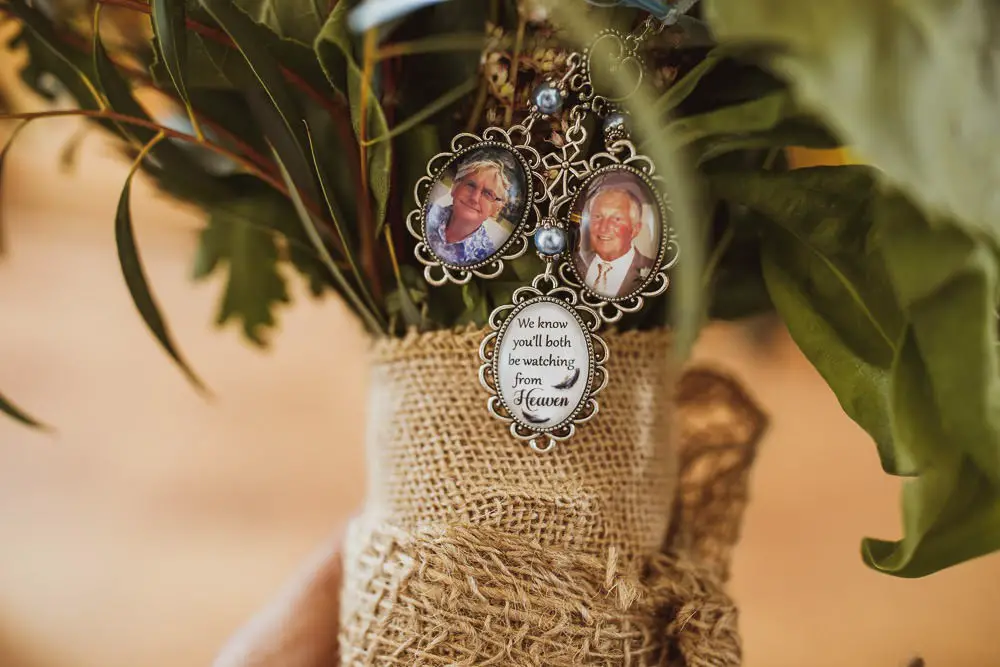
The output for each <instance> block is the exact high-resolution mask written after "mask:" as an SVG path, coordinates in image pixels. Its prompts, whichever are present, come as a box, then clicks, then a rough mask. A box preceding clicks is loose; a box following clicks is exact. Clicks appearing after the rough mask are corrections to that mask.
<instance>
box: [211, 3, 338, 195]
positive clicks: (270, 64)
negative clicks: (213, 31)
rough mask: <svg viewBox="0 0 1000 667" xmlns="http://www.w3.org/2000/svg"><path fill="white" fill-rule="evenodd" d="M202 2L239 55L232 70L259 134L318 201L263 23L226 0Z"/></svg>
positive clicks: (296, 110)
mask: <svg viewBox="0 0 1000 667" xmlns="http://www.w3.org/2000/svg"><path fill="white" fill-rule="evenodd" d="M201 2H202V5H203V6H204V7H205V9H206V10H207V11H208V12H209V13H210V14H211V15H212V16H213V17H214V18H215V20H216V21H218V23H219V25H220V26H221V27H222V28H223V30H225V31H226V33H227V34H228V35H229V37H230V38H231V39H232V40H233V42H234V44H235V45H236V47H237V49H238V50H239V53H240V54H241V56H242V62H243V65H242V66H239V65H236V64H234V65H235V66H234V68H233V69H232V73H233V75H234V76H235V77H237V80H236V83H237V85H238V86H239V87H240V88H241V89H242V90H243V92H244V94H245V96H246V99H247V103H248V104H249V105H250V110H251V111H252V112H253V113H254V115H255V117H256V118H257V122H258V123H259V124H260V126H261V129H262V130H263V132H264V136H265V137H266V138H267V140H268V142H269V143H270V144H271V145H272V146H273V147H274V150H275V151H277V153H278V155H280V156H281V161H282V162H283V163H284V165H285V168H286V169H288V172H289V173H290V174H291V176H292V180H293V182H294V183H295V185H296V187H297V188H298V189H299V190H300V191H302V192H303V193H304V194H305V196H306V197H307V198H308V199H309V201H312V202H317V201H318V200H319V194H318V190H317V187H316V180H315V174H314V173H313V167H312V165H311V164H310V162H309V160H308V159H307V158H306V150H305V146H306V145H307V143H308V140H307V137H306V133H305V130H304V128H303V126H302V124H301V119H302V117H303V112H302V109H301V107H300V106H299V104H298V102H297V101H296V98H295V97H294V96H293V95H292V93H291V92H290V91H289V89H288V86H287V84H286V82H285V79H284V76H283V75H282V71H281V65H280V63H279V61H278V60H277V59H276V58H275V57H274V55H273V54H272V53H271V52H270V51H269V50H268V49H267V46H266V42H267V39H266V34H265V33H268V32H269V31H268V29H267V28H265V27H263V26H261V25H260V24H258V23H256V22H254V21H253V19H251V18H250V17H249V16H247V15H246V14H245V13H243V11H241V10H240V9H239V8H237V7H236V6H235V5H233V4H232V3H231V2H230V0H201Z"/></svg>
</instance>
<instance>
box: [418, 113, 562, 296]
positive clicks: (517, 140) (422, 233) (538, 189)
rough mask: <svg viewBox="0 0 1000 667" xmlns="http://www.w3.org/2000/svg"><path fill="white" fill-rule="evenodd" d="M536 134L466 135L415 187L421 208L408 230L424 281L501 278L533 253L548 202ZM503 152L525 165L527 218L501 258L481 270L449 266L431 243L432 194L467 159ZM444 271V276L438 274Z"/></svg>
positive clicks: (493, 131)
mask: <svg viewBox="0 0 1000 667" xmlns="http://www.w3.org/2000/svg"><path fill="white" fill-rule="evenodd" d="M530 141H531V134H530V132H529V131H528V129H527V128H525V127H524V126H521V125H515V126H513V127H511V128H509V129H504V128H500V127H490V128H487V129H486V130H485V131H483V133H482V134H481V135H477V134H472V133H468V132H465V133H462V134H459V135H456V136H455V137H454V138H453V139H452V140H451V150H450V151H447V152H443V153H438V154H437V155H435V156H434V157H433V158H431V159H430V160H429V161H428V163H427V175H425V176H422V177H421V178H420V180H418V181H417V183H416V185H415V186H414V189H413V193H414V196H415V198H416V203H417V208H416V209H414V210H413V211H411V212H410V214H409V215H408V216H407V218H406V227H407V229H409V231H410V234H412V235H413V236H414V237H415V238H416V239H418V243H417V245H416V248H414V251H413V253H414V255H415V256H416V258H417V261H419V262H420V263H421V264H423V265H424V278H425V279H426V280H427V282H428V283H430V284H431V285H435V286H440V285H444V284H445V283H447V282H453V283H457V284H459V285H464V284H466V283H468V282H469V281H470V280H472V277H473V276H478V277H480V278H487V279H488V278H496V277H497V276H499V275H500V274H501V273H502V272H503V269H504V261H505V260H511V259H516V258H518V257H520V256H521V255H523V254H524V253H525V252H527V250H528V248H529V247H530V246H531V234H533V233H534V230H535V227H536V226H537V222H536V221H537V220H539V219H540V217H541V216H540V209H539V205H540V204H541V203H542V202H544V201H545V199H546V196H547V193H546V191H545V181H544V177H543V176H542V175H541V173H540V171H541V168H540V167H541V163H542V160H541V156H540V155H539V153H538V151H537V150H535V148H533V147H532V146H531V145H530ZM488 147H495V148H502V149H505V150H507V151H509V152H510V153H511V155H513V156H514V158H515V159H516V160H517V161H518V164H520V166H521V168H522V170H523V171H524V176H525V187H526V190H527V191H526V192H525V198H524V200H525V201H524V213H523V214H522V216H521V219H520V220H519V221H518V222H517V224H516V225H515V226H514V229H513V230H512V231H511V234H510V238H508V239H507V241H506V242H505V243H504V245H502V246H501V247H500V248H499V249H498V250H497V252H495V253H494V254H493V255H491V256H490V257H488V258H487V259H485V260H483V261H482V262H479V263H476V264H470V265H468V266H459V265H456V264H451V263H448V262H445V261H444V260H442V259H441V258H440V257H438V256H437V255H436V254H435V253H434V250H433V249H432V248H431V247H430V244H429V243H428V242H427V234H426V225H427V220H426V215H427V214H426V211H427V204H428V199H429V197H430V193H431V189H432V188H433V186H434V184H435V183H436V182H437V181H438V179H439V178H440V177H441V174H442V173H443V172H444V170H445V169H447V168H448V167H450V166H452V165H453V164H454V163H455V162H456V161H457V160H459V159H461V157H462V156H464V155H467V154H468V153H471V152H473V151H475V150H477V149H479V148H488ZM437 270H440V273H436V271H437Z"/></svg>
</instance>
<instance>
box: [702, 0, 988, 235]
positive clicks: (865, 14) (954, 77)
mask: <svg viewBox="0 0 1000 667" xmlns="http://www.w3.org/2000/svg"><path fill="white" fill-rule="evenodd" d="M706 16H707V18H708V19H709V21H710V23H711V24H712V26H713V27H714V28H715V30H716V32H717V34H718V36H719V38H720V40H724V41H729V42H740V43H753V44H756V45H763V46H766V47H769V48H770V51H769V58H768V59H767V61H766V62H767V63H769V64H770V65H771V66H772V67H773V68H774V69H775V71H777V72H779V73H781V74H782V75H784V76H786V77H788V79H789V80H790V81H791V82H792V83H793V84H794V88H795V90H796V92H797V95H798V97H799V99H800V100H801V103H802V104H803V106H804V107H807V108H809V109H812V110H813V111H814V112H815V113H816V114H818V115H819V116H821V117H823V118H824V119H825V120H826V121H827V122H828V123H829V125H830V126H831V127H832V128H834V130H835V132H836V134H838V135H839V136H841V137H843V139H844V141H845V143H846V144H848V145H850V146H852V148H854V149H855V150H856V152H857V154H859V155H861V156H863V158H864V159H865V160H867V161H870V162H871V163H872V164H875V165H877V166H878V167H879V168H880V169H882V170H883V171H884V172H885V174H886V176H887V178H888V180H889V181H890V182H891V183H894V184H896V185H898V186H900V187H902V188H903V189H904V190H905V191H906V192H907V193H908V194H909V195H910V196H911V197H912V198H913V199H914V201H916V202H918V203H919V204H921V205H922V206H923V207H924V208H926V209H927V210H929V211H931V212H933V213H935V214H940V215H943V216H944V217H945V218H947V219H948V220H949V221H950V222H949V223H948V224H958V225H961V226H962V227H964V228H965V229H967V230H969V231H970V232H974V233H985V234H987V235H989V236H990V238H992V239H993V241H994V243H997V242H998V241H1000V197H998V196H997V190H996V187H995V184H996V183H997V182H998V181H1000V135H998V134H997V132H996V122H997V118H998V117H1000V97H998V96H997V94H996V91H997V90H998V89H1000V67H998V66H997V64H998V61H997V53H998V49H1000V31H997V30H996V26H997V25H998V23H1000V7H998V6H997V4H996V3H994V2H989V1H988V0H968V1H966V2H940V1H938V0H843V1H840V2H802V1H801V0H758V1H756V2H746V1H745V0H707V2H706Z"/></svg>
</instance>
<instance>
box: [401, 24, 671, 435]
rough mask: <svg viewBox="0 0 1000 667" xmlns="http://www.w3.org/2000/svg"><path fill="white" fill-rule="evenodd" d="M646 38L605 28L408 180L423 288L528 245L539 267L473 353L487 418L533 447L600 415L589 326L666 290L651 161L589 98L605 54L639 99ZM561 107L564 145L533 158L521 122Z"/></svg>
mask: <svg viewBox="0 0 1000 667" xmlns="http://www.w3.org/2000/svg"><path fill="white" fill-rule="evenodd" d="M659 27H660V28H662V24H660V26H659ZM657 31H658V28H657V24H656V22H655V21H654V20H653V19H652V18H649V19H647V20H646V21H645V22H644V23H643V24H642V26H641V27H640V32H639V33H638V34H635V35H623V34H621V33H619V32H617V31H613V30H609V31H604V32H602V33H601V34H600V35H598V36H597V38H596V39H595V40H594V41H593V43H592V44H591V45H590V47H588V49H587V50H585V51H584V52H582V53H573V54H571V55H569V56H568V57H567V59H566V70H565V72H564V73H563V74H562V76H561V77H559V78H558V79H551V80H548V81H545V82H543V83H542V84H540V85H539V86H538V87H537V88H535V90H534V92H533V94H532V106H531V109H530V110H529V113H528V115H527V118H526V119H525V120H524V122H523V123H522V124H520V125H514V126H512V127H510V128H507V129H504V128H499V127H491V128H489V129H487V130H486V131H485V132H483V134H482V135H481V136H477V135H473V134H460V135H458V136H456V137H455V138H454V139H453V140H452V151H451V152H450V153H442V154H439V155H437V156H435V157H434V158H432V159H431V161H430V163H429V164H428V167H427V175H426V176H424V177H423V178H421V179H420V180H419V181H418V182H417V184H416V188H415V194H416V197H417V204H418V206H419V208H418V209H416V210H414V211H413V212H411V213H410V215H409V217H408V218H407V226H408V228H409V230H410V232H411V233H412V234H413V235H414V236H415V237H416V238H417V239H418V243H417V246H416V249H415V251H414V252H415V254H416V257H417V259H418V260H419V261H420V262H421V263H423V264H424V265H425V267H426V268H425V269H424V275H425V277H426V279H427V281H428V282H429V283H431V284H432V285H443V284H445V283H446V282H449V281H450V282H454V283H459V284H464V283H468V282H469V281H470V280H472V278H473V277H474V276H475V277H479V278H486V279H489V278H496V277H498V276H499V275H500V274H501V273H502V272H503V269H504V260H509V259H515V258H517V257H520V256H521V255H523V254H524V253H525V252H526V251H527V250H528V247H529V245H530V244H532V243H534V246H535V251H536V252H537V253H538V256H539V257H540V258H541V259H542V260H543V261H544V262H545V271H544V273H541V274H540V275H538V276H537V277H536V278H535V279H534V280H533V281H532V284H531V286H525V287H521V288H520V289H518V290H516V291H515V292H514V294H513V297H512V303H510V304H505V305H502V306H500V307H498V308H496V309H495V310H494V311H493V312H492V313H491V314H490V316H489V325H490V327H491V328H492V331H491V332H490V333H489V334H487V336H486V338H485V339H484V340H483V343H482V345H481V346H480V350H479V356H480V359H481V361H482V366H481V367H480V370H479V377H480V382H481V383H482V384H483V386H484V387H485V388H486V389H487V390H488V391H490V393H491V394H492V395H491V396H490V397H489V399H488V401H487V406H488V409H489V411H490V412H491V413H492V414H493V415H494V416H495V417H497V418H498V419H501V420H504V421H507V422H509V423H510V432H511V434H512V435H513V436H514V437H515V438H518V439H520V440H524V441H527V442H528V443H529V444H530V446H531V448H532V449H534V450H535V451H538V452H548V451H551V450H552V449H553V448H554V447H555V445H556V443H558V442H561V441H564V440H567V439H568V438H570V437H571V436H572V435H573V434H574V433H575V431H576V427H577V425H578V424H581V423H583V422H586V421H588V420H589V419H592V418H593V417H594V415H596V414H597V412H598V404H597V400H596V398H595V396H596V395H597V394H598V393H599V392H600V391H601V390H602V389H603V388H604V387H605V385H607V383H608V375H607V371H606V370H605V366H604V364H605V362H606V361H607V359H608V356H609V354H610V352H609V350H608V347H607V345H606V344H605V342H604V341H603V339H601V337H600V336H598V335H597V332H598V330H599V329H600V328H601V326H602V325H603V324H605V323H613V322H617V321H618V320H620V319H621V317H622V316H623V314H625V313H632V312H636V311H638V310H640V309H641V308H642V307H643V305H644V304H645V300H646V299H647V298H650V297H655V296H657V295H660V294H662V293H663V292H665V291H666V290H667V288H668V287H669V285H670V280H669V275H668V271H669V270H670V269H671V268H672V267H673V266H674V264H675V263H676V262H677V258H678V246H677V242H676V236H675V234H674V232H673V230H672V229H671V228H670V225H669V222H670V208H669V203H668V201H667V200H666V199H665V198H664V196H663V194H662V192H661V191H660V188H659V178H658V177H657V175H656V174H655V167H654V165H653V162H652V161H651V160H650V159H649V158H647V157H646V156H644V155H642V154H640V153H639V152H638V151H637V150H636V147H635V145H634V144H633V143H632V142H631V140H630V139H629V133H628V124H627V118H626V116H625V115H623V114H622V113H621V112H620V111H619V109H618V107H617V106H616V103H617V102H619V101H620V100H616V99H612V98H610V97H607V96H602V95H600V94H598V92H597V90H598V85H597V84H596V82H595V79H596V78H597V64H598V62H597V59H596V58H595V54H596V53H597V52H598V50H601V51H607V53H609V54H610V61H611V71H613V72H616V73H618V74H616V76H617V75H620V74H621V73H622V72H632V73H633V75H634V76H635V89H636V90H637V89H638V86H639V85H640V83H641V80H642V67H641V64H640V57H639V54H638V48H639V46H640V44H641V43H642V42H643V40H645V39H646V38H647V37H648V36H649V35H650V34H653V33H654V32H657ZM567 102H572V104H570V105H567ZM564 108H565V109H566V111H565V115H563V116H562V122H563V127H565V128H566V129H565V132H564V133H563V136H562V137H561V139H562V140H561V141H560V142H558V146H557V148H556V149H555V150H550V151H549V152H547V153H546V154H545V155H544V157H543V156H542V155H541V154H540V152H539V150H537V149H536V148H535V147H533V146H532V145H531V144H532V137H531V131H532V127H533V126H534V124H535V123H536V122H538V121H539V120H541V119H545V118H548V117H550V116H555V115H557V114H561V113H564ZM594 116H596V117H597V119H599V120H600V121H602V122H603V128H604V129H603V140H604V141H603V144H604V146H603V148H604V150H603V151H601V152H598V153H596V154H594V155H591V156H590V157H588V154H589V152H590V151H589V143H588V133H587V129H586V126H585V123H584V121H585V120H587V119H588V118H590V117H594ZM543 210H544V211H545V213H544V215H543Z"/></svg>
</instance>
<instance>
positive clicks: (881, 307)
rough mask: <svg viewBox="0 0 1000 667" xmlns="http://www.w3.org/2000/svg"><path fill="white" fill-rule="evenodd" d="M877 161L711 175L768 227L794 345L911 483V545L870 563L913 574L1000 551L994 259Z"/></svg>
mask: <svg viewBox="0 0 1000 667" xmlns="http://www.w3.org/2000/svg"><path fill="white" fill-rule="evenodd" d="M875 174H876V172H875V171H874V170H871V169H869V168H866V167H853V166H852V167H832V168H831V167H824V168H815V169H804V170H796V171H793V172H787V173H780V174H775V173H761V174H754V173H741V174H739V175H736V174H730V175H715V176H713V180H712V186H713V192H714V193H715V194H716V195H717V196H720V197H724V198H726V199H727V200H730V201H741V202H745V203H746V205H747V206H750V207H752V208H754V209H755V210H757V211H760V212H761V214H762V215H763V216H764V217H765V218H766V219H767V220H768V224H767V225H765V226H764V227H763V228H762V235H763V256H762V261H763V268H764V276H765V279H766V281H767V286H768V289H769V291H770V294H771V297H772V299H773V300H774V303H775V306H776V307H777V309H778V311H779V313H780V314H781V315H782V317H783V319H784V320H785V322H786V324H787V326H788V329H789V331H790V332H791V334H792V336H793V338H794V339H795V341H796V343H797V344H798V345H799V346H800V347H801V348H802V350H803V351H804V353H805V354H806V356H807V357H808V358H809V359H810V361H812V362H813V364H814V365H815V366H816V367H817V369H818V370H819V371H820V373H821V374H822V375H823V376H824V378H825V379H826V380H827V382H828V383H829V384H830V386H831V388H832V389H833V390H834V392H835V393H836V394H837V396H838V399H839V400H840V401H841V404H842V405H843V406H844V409H845V411H846V412H848V414H850V415H851V417H852V418H854V419H855V421H857V422H858V423H859V424H860V425H861V426H863V427H864V428H865V429H866V430H867V431H868V432H869V433H870V434H871V435H872V437H873V438H874V439H875V440H876V443H877V444H878V446H879V453H880V457H881V458H882V462H883V466H884V467H885V468H886V470H888V471H890V472H893V473H894V474H899V475H907V476H910V477H912V479H910V480H908V481H907V482H905V484H904V491H903V533H904V534H903V538H902V539H901V540H899V541H897V542H889V541H885V540H872V539H866V540H864V541H863V556H864V559H865V561H866V562H867V563H868V564H869V565H871V566H872V567H874V568H877V569H879V570H880V571H882V572H886V573H889V574H893V575H896V576H903V577H918V576H924V575H927V574H930V573H932V572H935V571H938V570H940V569H942V568H946V567H949V566H952V565H954V564H956V563H959V562H962V561H964V560H968V559H970V558H974V557H977V556H980V555H983V554H986V553H989V552H991V551H994V550H997V549H1000V376H998V373H997V370H998V369H1000V358H998V355H997V341H996V314H995V307H996V303H997V297H998V291H1000V289H998V284H1000V279H998V275H1000V270H998V266H997V256H996V254H995V252H993V250H992V248H991V247H990V246H988V245H987V243H986V242H985V241H983V240H976V239H974V238H973V237H971V236H968V235H966V234H965V233H963V232H961V231H960V230H958V229H957V228H955V227H954V226H950V225H947V224H942V223H941V222H940V221H929V220H927V219H926V218H925V217H924V216H922V215H921V214H920V213H919V211H918V210H917V209H916V208H915V207H914V206H913V205H912V204H911V203H910V202H908V201H906V200H905V199H903V198H901V197H898V196H895V195H891V194H885V193H883V192H882V191H881V190H880V187H879V186H878V185H877V184H876V180H875Z"/></svg>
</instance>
